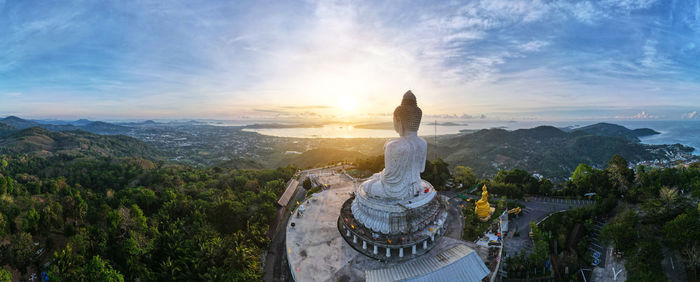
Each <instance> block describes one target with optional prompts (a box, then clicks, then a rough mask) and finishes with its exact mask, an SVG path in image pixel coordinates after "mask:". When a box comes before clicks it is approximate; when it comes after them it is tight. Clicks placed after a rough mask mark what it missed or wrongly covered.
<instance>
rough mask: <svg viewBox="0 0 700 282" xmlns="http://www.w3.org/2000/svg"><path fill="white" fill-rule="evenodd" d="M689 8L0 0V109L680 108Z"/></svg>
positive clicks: (513, 1) (687, 98) (696, 85)
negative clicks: (403, 103) (410, 102)
mask: <svg viewBox="0 0 700 282" xmlns="http://www.w3.org/2000/svg"><path fill="white" fill-rule="evenodd" d="M697 11H700V3H698V2H697V1H695V2H693V1H677V2H674V3H669V2H667V1H652V0H622V1H618V0H614V1H613V0H603V1H568V0H551V1H544V0H535V1H530V0H528V1H526V0H476V1H468V2H460V1H456V2H454V1H437V2H431V3H425V2H421V1H405V2H395V1H392V2H384V1H367V2H345V1H284V2H279V3H276V4H275V5H262V4H260V3H259V2H257V1H237V2H233V3H232V2H229V1H167V2H160V1H136V2H123V1H101V2H100V3H99V4H91V3H85V2H82V1H60V2H47V3H41V4H37V3H34V2H30V1H7V2H6V3H5V1H2V0H0V34H3V36H1V37H0V93H22V95H21V96H10V97H11V99H10V101H8V102H6V103H0V111H9V110H10V109H11V110H13V111H19V112H20V113H26V114H31V113H32V111H33V110H35V109H36V108H37V107H36V105H40V104H41V103H47V104H50V103H52V104H53V105H54V106H53V107H47V108H46V110H47V112H46V113H49V114H50V113H52V112H53V113H56V114H60V111H61V110H60V109H77V110H80V112H81V113H88V114H91V115H108V116H122V115H126V116H149V115H151V114H158V115H161V116H164V117H167V116H172V117H178V116H181V115H188V116H192V117H220V116H221V115H228V116H234V115H238V114H240V115H243V114H245V115H249V114H250V115H252V114H270V115H303V116H317V117H327V116H333V115H335V114H336V113H335V112H336V111H337V109H336V108H335V107H336V105H337V97H338V96H342V95H345V96H347V95H350V96H354V97H356V99H357V100H358V101H359V102H360V103H359V106H360V109H359V110H358V113H356V114H357V115H373V114H376V113H385V112H386V111H387V109H386V108H387V107H388V108H392V107H393V105H395V104H397V103H398V101H399V100H400V95H401V94H402V93H403V92H404V91H405V90H407V89H413V90H414V92H415V93H417V94H418V97H419V104H421V107H422V108H423V109H424V112H426V113H434V114H436V115H442V114H443V113H444V114H446V115H450V116H452V115H455V116H460V115H461V114H454V113H463V112H468V113H484V114H485V115H488V116H489V117H492V116H496V115H494V114H491V113H499V114H502V115H507V114H512V115H516V116H518V115H519V114H518V112H530V111H537V109H540V110H541V111H547V110H548V109H549V108H552V107H554V108H556V107H560V108H561V107H565V106H568V105H570V104H572V103H573V104H576V105H580V106H581V107H584V108H586V109H588V110H589V111H594V110H596V109H598V108H601V107H604V106H607V105H625V106H629V107H634V111H635V112H637V113H638V112H641V111H645V109H650V106H653V105H669V106H676V107H681V106H683V105H687V104H700V97H698V95H694V94H693V93H698V91H700V65H698V64H697V63H694V62H696V61H697V58H698V56H700V49H699V48H697V47H696V46H700V41H699V40H698V38H700V24H698V21H697V18H698V16H697ZM0 95H2V94H0ZM5 97H7V95H5ZM388 105H391V106H388ZM63 111H65V110H63ZM307 112H308V113H307ZM309 113H314V115H312V114H309ZM448 113H449V114H448ZM632 113H633V112H630V113H625V114H624V115H621V117H622V116H628V115H629V118H632V116H635V115H636V114H632ZM655 113H656V116H659V117H662V116H663V117H670V116H675V117H678V116H679V115H680V112H675V113H674V114H673V115H672V114H670V113H669V112H668V111H666V112H655ZM559 114H560V115H561V116H564V114H563V113H559ZM615 115H616V114H611V115H610V116H611V117H615ZM476 117H477V115H474V118H476ZM567 117H568V116H567ZM640 117H641V116H640ZM647 118H648V117H647Z"/></svg>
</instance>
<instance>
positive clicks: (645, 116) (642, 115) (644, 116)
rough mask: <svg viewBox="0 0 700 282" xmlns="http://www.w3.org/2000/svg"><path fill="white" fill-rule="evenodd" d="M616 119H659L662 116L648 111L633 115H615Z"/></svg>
mask: <svg viewBox="0 0 700 282" xmlns="http://www.w3.org/2000/svg"><path fill="white" fill-rule="evenodd" d="M615 118H616V119H659V118H662V116H658V115H652V114H650V113H647V112H640V113H637V114H636V115H632V116H615Z"/></svg>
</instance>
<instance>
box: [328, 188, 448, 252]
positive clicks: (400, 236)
mask: <svg viewBox="0 0 700 282" xmlns="http://www.w3.org/2000/svg"><path fill="white" fill-rule="evenodd" d="M355 200H356V198H355V195H353V196H352V197H350V198H349V199H347V200H346V201H345V202H344V203H343V206H342V208H341V210H340V216H339V217H338V224H337V225H338V231H340V234H341V236H342V237H343V239H345V241H346V242H347V243H348V244H349V245H350V246H351V247H352V248H353V249H355V250H357V251H358V252H360V253H361V254H363V255H365V256H368V257H370V258H373V259H377V260H380V261H404V260H409V259H412V258H415V257H418V256H420V255H423V254H425V253H427V252H428V251H430V249H431V248H433V247H434V246H435V245H437V242H438V241H439V238H440V237H442V235H444V233H445V230H446V228H447V224H446V219H447V211H446V209H445V203H444V202H445V200H444V199H442V197H440V196H437V195H436V196H435V197H432V199H431V200H430V201H429V202H427V203H425V204H424V205H421V206H418V207H414V208H406V209H403V212H401V213H395V214H392V222H394V223H395V224H400V225H402V226H403V225H404V224H405V223H408V225H409V226H419V227H420V228H419V229H415V228H407V229H403V228H402V229H403V230H404V231H403V232H398V233H397V232H394V233H384V232H377V231H374V230H372V229H370V228H368V227H367V226H365V225H364V224H362V223H361V222H360V221H358V220H357V219H356V218H355V216H354V215H353V211H352V205H353V201H355ZM401 223H403V224H401ZM394 230H396V229H394Z"/></svg>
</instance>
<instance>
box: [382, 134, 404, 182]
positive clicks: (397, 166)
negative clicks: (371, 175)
mask: <svg viewBox="0 0 700 282" xmlns="http://www.w3.org/2000/svg"><path fill="white" fill-rule="evenodd" d="M402 145H403V144H402V143H401V142H399V140H398V139H396V140H391V141H389V142H387V143H386V145H385V149H384V170H383V171H382V174H381V179H382V183H385V184H389V185H393V184H398V183H400V182H401V181H402V180H403V174H404V173H407V171H406V168H405V164H407V161H408V160H407V157H409V156H408V154H407V152H406V148H405V147H404V146H402Z"/></svg>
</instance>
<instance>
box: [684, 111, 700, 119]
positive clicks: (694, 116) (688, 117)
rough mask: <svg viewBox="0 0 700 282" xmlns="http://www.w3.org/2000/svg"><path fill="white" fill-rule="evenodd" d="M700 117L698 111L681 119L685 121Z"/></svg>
mask: <svg viewBox="0 0 700 282" xmlns="http://www.w3.org/2000/svg"><path fill="white" fill-rule="evenodd" d="M698 117H700V116H698V111H692V112H690V113H687V114H684V115H683V116H682V117H681V118H683V119H696V118H698Z"/></svg>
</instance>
